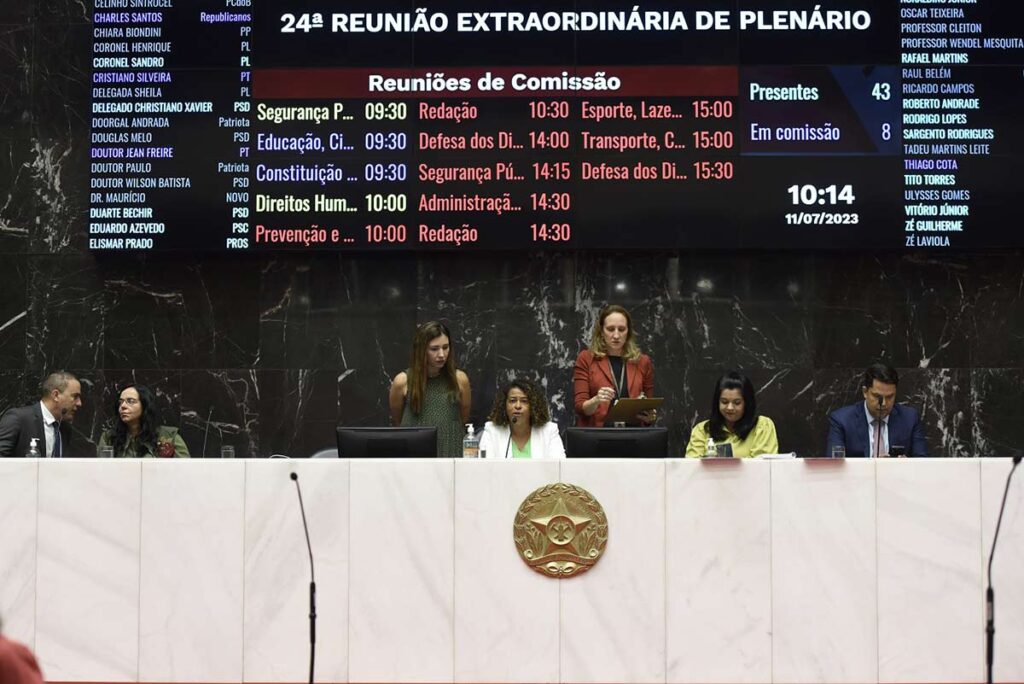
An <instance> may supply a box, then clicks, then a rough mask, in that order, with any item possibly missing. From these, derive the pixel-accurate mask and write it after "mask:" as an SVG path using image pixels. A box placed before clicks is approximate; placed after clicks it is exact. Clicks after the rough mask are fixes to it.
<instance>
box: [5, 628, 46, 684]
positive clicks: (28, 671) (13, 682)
mask: <svg viewBox="0 0 1024 684" xmlns="http://www.w3.org/2000/svg"><path fill="white" fill-rule="evenodd" d="M0 682H3V683H4V684H43V677H42V674H41V673H40V672H39V664H38V663H36V659H35V657H34V656H33V655H32V651H30V650H28V649H27V648H26V647H25V646H22V645H21V644H19V643H17V642H14V641H11V640H9V639H6V638H4V637H3V636H0Z"/></svg>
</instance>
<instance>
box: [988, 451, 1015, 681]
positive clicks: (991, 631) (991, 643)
mask: <svg viewBox="0 0 1024 684" xmlns="http://www.w3.org/2000/svg"><path fill="white" fill-rule="evenodd" d="M1020 460H1021V456H1020V454H1018V455H1016V456H1014V457H1013V467H1012V468H1010V474H1009V475H1007V476H1006V489H1005V490H1004V491H1003V503H1002V505H1001V506H999V518H997V519H996V533H995V536H993V537H992V549H991V550H990V551H989V553H988V589H987V590H986V591H985V612H986V615H987V619H986V621H985V669H986V672H987V674H988V678H987V681H988V684H992V663H993V662H994V657H995V641H996V595H995V592H994V591H992V559H993V558H994V557H995V555H996V542H997V541H999V527H1000V526H1001V525H1002V524H1003V511H1004V510H1005V509H1006V495H1007V494H1009V493H1010V480H1011V479H1012V478H1013V471H1015V470H1017V466H1019V465H1020Z"/></svg>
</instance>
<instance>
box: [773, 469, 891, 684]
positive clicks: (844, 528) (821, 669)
mask: <svg viewBox="0 0 1024 684" xmlns="http://www.w3.org/2000/svg"><path fill="white" fill-rule="evenodd" d="M874 479H875V463H874V461H871V460H865V459H849V460H847V461H840V462H831V461H818V462H802V461H789V462H777V463H774V464H773V468H772V494H771V511H772V530H771V534H772V573H771V577H772V681H774V682H777V683H779V684H783V683H796V682H812V681H813V682H823V683H827V684H833V683H835V684H847V683H849V684H852V683H854V682H858V683H863V682H877V681H878V617H877V609H876V603H875V601H876V596H877V590H878V582H877V575H876V568H877V552H876V533H875V529H876V522H875V488H874V486H873V485H874Z"/></svg>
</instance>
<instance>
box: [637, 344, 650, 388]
mask: <svg viewBox="0 0 1024 684" xmlns="http://www.w3.org/2000/svg"><path fill="white" fill-rule="evenodd" d="M637 365H638V366H639V367H640V375H641V376H643V382H644V396H645V397H653V396H654V363H653V362H652V361H651V357H650V356H648V355H647V354H643V355H642V356H641V357H640V359H639V360H638V362H637Z"/></svg>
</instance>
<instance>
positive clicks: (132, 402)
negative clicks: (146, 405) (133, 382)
mask: <svg viewBox="0 0 1024 684" xmlns="http://www.w3.org/2000/svg"><path fill="white" fill-rule="evenodd" d="M138 403H139V400H138V399H132V398H131V397H128V398H127V399H118V400H117V405H118V406H120V405H121V404H128V405H129V406H135V405H136V404H138Z"/></svg>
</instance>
